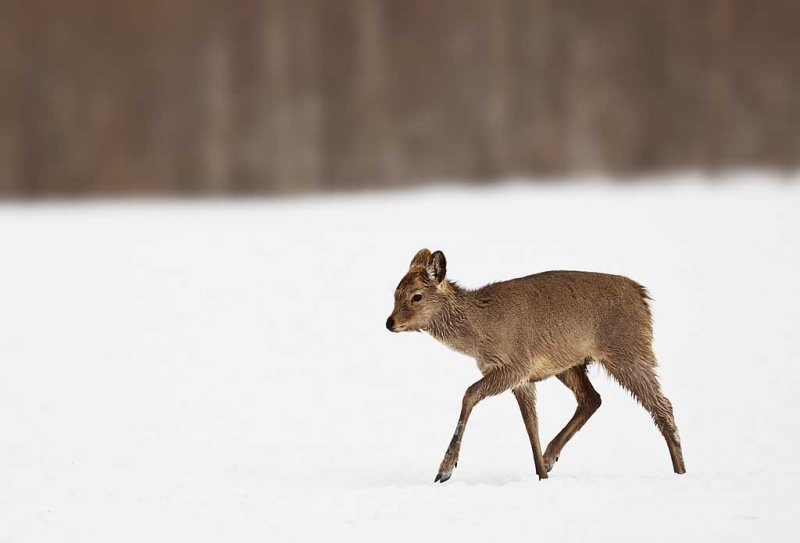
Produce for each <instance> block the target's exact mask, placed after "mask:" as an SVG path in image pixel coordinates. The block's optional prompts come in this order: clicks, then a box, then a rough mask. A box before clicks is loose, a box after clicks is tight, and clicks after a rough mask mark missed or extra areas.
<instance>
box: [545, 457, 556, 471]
mask: <svg viewBox="0 0 800 543" xmlns="http://www.w3.org/2000/svg"><path fill="white" fill-rule="evenodd" d="M556 462H558V457H557V456H556V459H555V460H553V461H552V462H545V464H544V469H546V470H547V473H550V471H551V470H552V469H553V466H555V465H556Z"/></svg>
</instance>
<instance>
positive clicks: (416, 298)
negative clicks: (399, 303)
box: [411, 294, 422, 302]
mask: <svg viewBox="0 0 800 543" xmlns="http://www.w3.org/2000/svg"><path fill="white" fill-rule="evenodd" d="M421 299H422V294H414V296H412V297H411V300H412V301H414V302H418V301H420V300H421Z"/></svg>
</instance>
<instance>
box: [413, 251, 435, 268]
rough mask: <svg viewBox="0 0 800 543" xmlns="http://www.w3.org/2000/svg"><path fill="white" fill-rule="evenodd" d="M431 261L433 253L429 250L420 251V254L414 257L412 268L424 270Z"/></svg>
mask: <svg viewBox="0 0 800 543" xmlns="http://www.w3.org/2000/svg"><path fill="white" fill-rule="evenodd" d="M430 260H431V252H430V251H429V250H428V249H420V250H419V252H418V253H417V254H416V255H414V258H413V260H411V265H410V266H409V267H410V268H414V267H416V266H422V267H423V268H424V267H426V266H427V265H428V262H430Z"/></svg>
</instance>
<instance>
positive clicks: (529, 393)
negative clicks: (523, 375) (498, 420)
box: [514, 381, 547, 481]
mask: <svg viewBox="0 0 800 543" xmlns="http://www.w3.org/2000/svg"><path fill="white" fill-rule="evenodd" d="M514 396H515V397H516V398H517V403H519V410H520V411H521V412H522V419H523V420H524V421H525V430H527V431H528V439H530V441H531V449H533V465H534V467H535V468H536V475H538V476H539V480H540V481H541V480H542V479H547V469H546V467H545V463H544V458H543V457H542V445H541V444H540V443H539V419H538V418H537V417H536V385H535V384H534V383H533V382H530V381H529V382H527V383H523V384H521V385H519V386H518V387H516V388H515V389H514Z"/></svg>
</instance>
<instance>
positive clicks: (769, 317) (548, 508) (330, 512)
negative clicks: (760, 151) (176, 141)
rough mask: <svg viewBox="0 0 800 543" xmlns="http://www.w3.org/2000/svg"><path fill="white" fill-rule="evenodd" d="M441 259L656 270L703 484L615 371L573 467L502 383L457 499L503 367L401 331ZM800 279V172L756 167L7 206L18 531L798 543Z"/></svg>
mask: <svg viewBox="0 0 800 543" xmlns="http://www.w3.org/2000/svg"><path fill="white" fill-rule="evenodd" d="M422 247H429V248H431V249H441V250H443V251H444V252H445V254H446V255H447V259H448V268H449V269H448V272H449V276H450V277H451V278H453V279H457V280H459V281H460V282H461V283H462V284H463V285H465V286H468V287H475V286H479V285H481V284H483V283H485V282H488V281H493V280H500V279H506V278H512V277H516V276H521V275H527V274H530V273H534V272H537V271H542V270H547V269H580V270H594V271H606V272H612V273H619V274H624V275H628V276H630V277H632V278H634V279H636V280H638V281H639V282H641V283H643V284H645V285H646V286H647V287H648V288H649V289H650V291H651V293H652V295H653V297H654V298H655V301H654V303H653V312H654V317H655V336H656V337H655V350H656V354H657V355H658V356H659V358H660V361H661V376H662V382H663V386H664V390H665V392H666V394H667V396H668V397H669V398H670V399H671V400H672V403H673V404H674V406H675V416H676V421H677V423H678V426H679V428H680V431H681V435H682V441H683V447H684V454H685V457H686V465H687V469H688V473H687V475H685V476H677V475H674V474H673V473H672V470H671V464H670V460H669V454H668V452H667V448H666V445H665V444H664V441H663V439H662V438H661V436H660V435H659V433H658V432H657V430H656V428H655V426H654V425H653V424H652V423H651V421H650V419H649V418H648V416H647V414H646V413H645V412H644V410H643V409H641V408H640V407H639V406H638V405H637V404H636V403H635V402H634V401H633V400H631V399H630V398H629V397H628V396H627V395H626V394H625V393H624V392H623V391H622V390H621V389H619V388H618V387H617V385H616V384H614V383H613V382H612V381H611V380H610V379H609V378H608V377H607V376H606V375H605V374H604V373H603V372H602V370H601V369H599V368H593V369H592V370H591V373H590V377H591V379H592V381H593V382H594V383H595V387H596V388H597V389H598V391H599V392H600V393H601V395H602V397H603V406H602V408H601V409H600V410H599V411H598V412H597V414H596V415H595V416H594V417H593V418H592V420H590V421H589V423H588V424H587V425H586V427H585V428H584V429H583V430H582V431H581V432H580V433H579V434H578V435H577V436H576V437H575V439H574V440H573V441H572V442H571V443H570V444H569V445H567V447H566V448H565V450H564V453H563V454H562V456H561V460H560V462H559V463H558V464H557V465H556V467H555V469H554V470H553V472H552V473H551V477H550V479H549V480H546V481H542V482H539V481H538V480H537V478H536V477H535V475H534V473H533V461H532V457H531V453H530V448H529V445H528V441H527V437H526V434H525V430H524V427H523V424H522V420H521V417H520V415H519V412H518V409H517V406H516V402H515V401H514V399H513V397H512V396H511V395H510V394H504V395H502V396H499V397H496V398H491V399H488V400H486V401H485V402H484V403H482V404H480V405H479V406H478V407H477V408H476V409H475V411H474V413H473V416H472V418H471V419H470V424H469V427H468V428H467V431H466V434H465V437H464V445H463V448H462V453H461V458H460V462H459V466H458V469H457V470H456V471H455V472H454V475H453V478H452V479H451V480H450V481H449V482H448V483H446V484H444V485H439V484H436V485H434V484H433V479H434V476H435V475H436V472H437V468H438V465H439V462H440V460H441V458H442V455H443V453H444V450H445V448H446V446H447V444H448V442H449V440H450V437H451V435H452V431H453V429H454V427H455V423H456V419H457V417H458V411H459V408H460V402H461V396H462V394H463V392H464V390H465V389H466V387H467V386H468V385H469V384H471V383H472V382H473V381H475V380H476V379H477V378H478V377H479V374H478V371H477V369H476V367H475V364H474V363H473V362H472V361H471V360H470V359H468V358H465V357H463V356H461V355H458V354H456V353H453V352H451V351H449V350H447V349H446V348H445V347H444V346H442V345H440V344H438V343H436V342H435V341H434V340H433V339H431V338H430V337H427V336H426V335H423V334H400V335H395V334H390V333H389V332H387V331H386V330H385V328H384V322H385V320H386V317H387V316H388V315H389V312H390V311H391V308H392V303H393V299H392V293H393V290H394V287H395V286H396V283H397V281H398V280H399V279H400V278H401V276H402V275H403V273H404V272H405V270H406V268H407V265H408V263H409V261H410V259H411V257H412V256H413V255H414V253H415V252H416V251H417V250H418V249H420V248H422ZM798 282H800V183H798V181H797V180H794V181H790V182H787V181H785V180H784V181H781V180H775V179H763V178H760V177H758V176H752V177H750V178H741V179H733V180H727V183H720V182H716V183H712V182H701V181H699V180H697V179H694V180H693V179H688V178H687V179H685V180H677V181H673V182H672V183H671V184H669V185H658V184H633V185H613V186H612V185H606V184H603V183H578V184H572V185H567V186H557V185H540V186H524V185H522V184H510V185H505V186H501V187H498V188H492V189H455V188H440V189H427V190H417V191H410V192H402V193H389V194H383V195H350V196H334V197H314V198H306V199H298V200H275V201H255V202H246V201H245V202H228V203H222V202H194V203H181V202H161V203H159V202H149V203H105V204H102V203H95V204H65V203H61V204H46V205H21V204H4V205H0V541H3V542H12V541H13V542H22V541H24V542H37V543H40V542H61V541H75V542H81V543H87V542H103V543H107V542H111V541H113V542H122V541H131V542H134V541H135V542H142V541H148V542H152V541H164V542H172V541H187V542H189V541H191V542H193V543H194V542H198V541H237V542H240V541H242V542H243V541H348V542H349V541H365V542H367V541H368V542H375V541H498V540H500V539H501V538H511V537H515V536H519V537H522V538H525V539H526V540H537V541H538V540H541V541H547V542H550V541H586V540H592V541H613V542H615V543H617V542H624V541H637V542H639V541H669V542H675V541H725V542H728V541H758V540H766V541H797V540H798V538H800V528H798V525H797V519H796V518H795V517H794V513H795V512H796V508H797V505H798V503H800V492H798V488H800V467H799V466H798V462H797V447H798V445H800V439H799V438H798V430H800V424H798V411H800V393H798V389H800V336H799V334H800V287H799V286H798ZM538 407H539V414H540V420H541V432H542V441H543V442H544V443H547V442H548V441H549V439H550V438H552V437H553V435H555V433H556V432H557V431H558V430H559V429H560V428H561V427H562V426H563V425H564V424H565V423H566V421H567V420H568V419H569V417H570V416H571V415H572V413H573V411H574V401H573V398H572V396H571V394H570V393H569V391H568V390H567V389H566V388H565V387H563V386H562V385H561V384H560V383H558V382H557V381H556V380H554V379H551V380H548V381H546V382H544V383H541V384H540V385H539V402H538ZM509 540H511V541H513V539H509Z"/></svg>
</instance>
